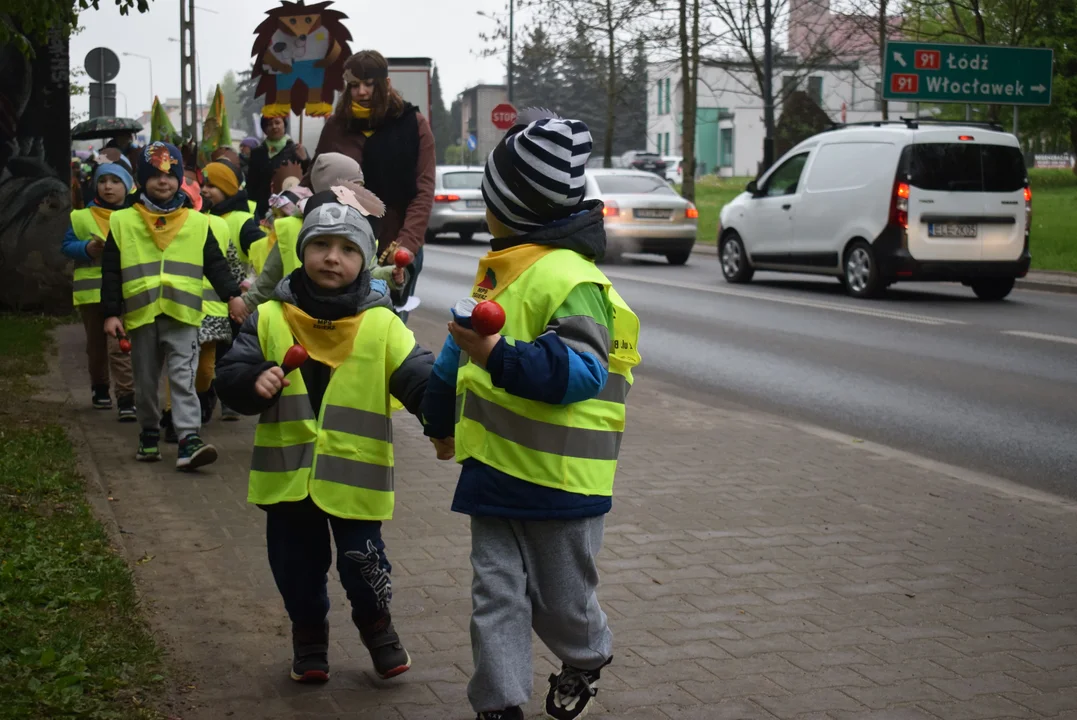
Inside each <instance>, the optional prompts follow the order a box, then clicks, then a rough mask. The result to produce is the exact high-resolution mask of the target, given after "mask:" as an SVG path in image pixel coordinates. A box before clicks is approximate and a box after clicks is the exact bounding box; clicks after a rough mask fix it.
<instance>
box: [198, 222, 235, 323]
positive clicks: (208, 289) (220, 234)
mask: <svg viewBox="0 0 1077 720" xmlns="http://www.w3.org/2000/svg"><path fill="white" fill-rule="evenodd" d="M206 217H207V218H209V229H210V230H212V231H213V239H215V240H216V241H217V245H218V246H219V247H220V248H221V255H222V256H224V258H225V259H226V260H227V259H228V236H229V230H228V223H227V222H225V221H224V219H223V218H219V217H217V216H216V215H206ZM202 309H203V310H204V311H205V313H206V315H209V316H210V317H219V318H226V317H228V303H226V302H225V301H223V300H221V298H220V296H218V295H217V291H216V290H214V289H213V285H212V283H210V281H209V278H208V277H206V276H204V275H203V276H202Z"/></svg>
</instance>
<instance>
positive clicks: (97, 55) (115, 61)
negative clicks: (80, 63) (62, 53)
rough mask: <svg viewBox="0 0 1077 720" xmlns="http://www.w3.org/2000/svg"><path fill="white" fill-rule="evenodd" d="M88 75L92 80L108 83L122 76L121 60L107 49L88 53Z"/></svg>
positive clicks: (101, 48) (103, 48) (97, 49)
mask: <svg viewBox="0 0 1077 720" xmlns="http://www.w3.org/2000/svg"><path fill="white" fill-rule="evenodd" d="M86 74H87V75H89V76H90V79H91V80H96V81H97V82H102V83H107V82H112V80H113V79H114V78H115V77H116V76H117V75H119V74H120V59H119V58H118V57H116V53H114V52H112V51H111V50H109V49H108V48H106V47H99V48H94V49H93V50H91V51H90V52H88V53H86Z"/></svg>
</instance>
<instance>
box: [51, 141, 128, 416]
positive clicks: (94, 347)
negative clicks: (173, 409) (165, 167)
mask: <svg viewBox="0 0 1077 720" xmlns="http://www.w3.org/2000/svg"><path fill="white" fill-rule="evenodd" d="M116 152H117V153H118V151H116ZM93 184H94V187H95V188H96V189H97V195H96V197H95V198H94V200H93V202H92V203H90V206H89V207H87V208H83V209H81V210H75V211H73V212H72V213H71V227H70V228H69V229H68V231H67V234H66V235H65V236H64V241H63V246H62V251H63V253H64V255H66V256H67V257H69V258H72V259H73V260H74V261H75V280H74V288H73V290H74V291H73V295H72V301H73V302H74V305H75V307H77V308H78V310H79V315H81V316H82V324H83V325H84V326H85V328H86V358H87V360H88V363H89V370H90V392H91V402H92V403H93V406H94V408H96V409H98V410H108V409H110V408H111V407H112V398H111V397H109V380H110V379H111V380H112V382H113V383H115V390H116V406H117V408H119V415H120V422H134V421H135V385H134V379H133V378H132V376H131V356H130V355H128V354H127V353H125V352H123V351H122V350H121V349H120V346H119V341H117V340H116V339H115V338H110V337H109V336H108V335H105V331H104V325H105V316H104V315H103V314H102V312H101V254H102V253H103V252H104V250H105V238H107V237H108V223H109V218H110V217H111V216H112V213H113V212H114V211H116V210H121V209H123V208H124V206H125V205H126V204H127V194H128V192H129V191H130V189H131V186H132V185H133V184H134V181H133V180H132V178H131V173H129V172H128V171H127V168H126V167H125V166H124V165H121V164H120V163H118V162H115V163H105V164H103V165H98V166H97V170H96V171H95V172H94V177H93Z"/></svg>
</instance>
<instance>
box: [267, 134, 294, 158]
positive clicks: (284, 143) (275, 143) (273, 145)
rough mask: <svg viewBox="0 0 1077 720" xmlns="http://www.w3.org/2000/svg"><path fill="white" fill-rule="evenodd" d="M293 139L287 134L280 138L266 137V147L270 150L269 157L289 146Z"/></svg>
mask: <svg viewBox="0 0 1077 720" xmlns="http://www.w3.org/2000/svg"><path fill="white" fill-rule="evenodd" d="M291 141H292V139H291V138H290V137H288V136H287V135H285V136H283V137H282V138H281V139H280V140H270V139H269V138H266V149H267V150H269V157H274V156H275V155H277V153H279V152H280V151H281V150H283V149H284V148H286V147H288V143H290V142H291Z"/></svg>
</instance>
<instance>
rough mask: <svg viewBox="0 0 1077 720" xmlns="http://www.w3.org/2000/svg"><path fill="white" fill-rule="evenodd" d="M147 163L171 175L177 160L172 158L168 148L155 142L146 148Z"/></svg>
mask: <svg viewBox="0 0 1077 720" xmlns="http://www.w3.org/2000/svg"><path fill="white" fill-rule="evenodd" d="M146 161H147V162H148V163H149V164H150V165H151V166H152V167H154V168H156V169H157V170H160V171H161V172H163V173H171V172H172V168H173V167H174V166H175V164H176V160H175V158H173V157H172V153H170V152H169V151H168V147H166V146H165V145H164V144H163V143H159V142H155V143H153V144H152V145H150V146H148V147H147V148H146Z"/></svg>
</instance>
